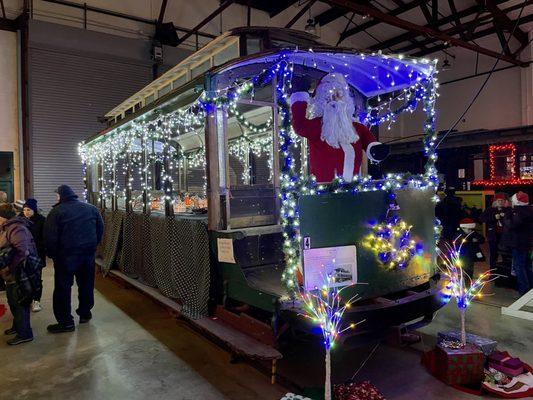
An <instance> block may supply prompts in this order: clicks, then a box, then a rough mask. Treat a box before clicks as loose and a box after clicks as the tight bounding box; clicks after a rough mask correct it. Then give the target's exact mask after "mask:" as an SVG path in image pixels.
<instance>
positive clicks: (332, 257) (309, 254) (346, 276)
mask: <svg viewBox="0 0 533 400" xmlns="http://www.w3.org/2000/svg"><path fill="white" fill-rule="evenodd" d="M303 253H304V283H305V288H306V289H307V290H313V289H315V288H317V287H321V286H322V285H323V283H324V280H325V277H326V276H327V275H328V274H329V275H331V276H332V277H334V278H335V283H334V284H332V285H331V286H332V287H341V286H350V285H353V284H355V283H357V250H356V248H355V246H338V247H322V248H318V249H304V251H303Z"/></svg>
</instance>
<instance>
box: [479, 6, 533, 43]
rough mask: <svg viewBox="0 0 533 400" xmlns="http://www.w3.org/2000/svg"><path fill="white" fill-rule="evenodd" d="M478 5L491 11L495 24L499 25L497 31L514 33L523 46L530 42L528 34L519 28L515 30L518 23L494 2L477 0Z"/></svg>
mask: <svg viewBox="0 0 533 400" xmlns="http://www.w3.org/2000/svg"><path fill="white" fill-rule="evenodd" d="M477 3H478V4H479V5H483V6H485V7H486V8H487V10H489V11H490V13H491V14H492V15H493V16H494V23H495V24H497V25H498V27H497V29H500V30H504V29H505V30H507V31H508V32H512V33H513V36H514V37H515V38H516V39H517V40H518V41H519V42H520V44H521V45H522V46H523V45H524V44H526V43H528V42H529V38H528V36H527V33H526V32H524V31H523V30H522V29H520V28H519V27H517V28H516V29H514V26H515V25H516V21H511V19H510V18H509V17H508V16H507V14H506V13H504V12H503V11H502V10H500V8H499V7H498V5H497V4H496V3H495V2H494V1H493V0H477ZM501 35H502V36H503V33H501Z"/></svg>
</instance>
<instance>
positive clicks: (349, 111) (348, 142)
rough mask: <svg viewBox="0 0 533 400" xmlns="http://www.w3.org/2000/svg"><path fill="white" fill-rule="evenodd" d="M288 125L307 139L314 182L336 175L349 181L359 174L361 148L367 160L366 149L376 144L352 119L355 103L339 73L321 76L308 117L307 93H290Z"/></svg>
mask: <svg viewBox="0 0 533 400" xmlns="http://www.w3.org/2000/svg"><path fill="white" fill-rule="evenodd" d="M290 100H291V111H292V127H293V128H294V131H295V132H296V133H297V134H298V135H300V136H302V137H305V138H307V139H308V141H309V142H308V146H309V163H310V171H311V174H313V175H314V176H315V177H316V179H317V181H318V182H331V181H332V180H333V179H334V178H335V177H336V176H342V177H343V178H344V179H345V180H347V181H351V180H352V178H353V177H354V176H355V175H358V174H359V170H360V168H361V162H362V160H363V150H365V151H366V153H367V156H368V158H369V159H370V160H371V161H374V162H378V161H381V160H376V159H374V158H373V157H372V156H371V154H370V149H371V148H372V147H373V146H375V145H378V144H380V143H379V142H376V139H375V137H374V135H373V134H372V133H371V132H370V130H369V129H368V128H367V127H366V126H364V125H363V124H360V123H358V122H356V121H354V113H355V104H354V99H353V98H352V96H351V95H350V91H349V87H348V84H347V83H346V80H345V79H344V76H343V75H342V74H328V75H326V76H324V77H323V78H322V79H321V80H320V82H319V83H318V86H317V88H316V90H315V93H314V97H313V99H312V101H311V110H310V111H311V114H312V118H311V119H308V118H307V115H306V114H307V111H308V105H309V103H310V96H309V94H308V93H307V92H296V93H293V94H292V95H291V99H290Z"/></svg>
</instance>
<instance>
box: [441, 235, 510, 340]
mask: <svg viewBox="0 0 533 400" xmlns="http://www.w3.org/2000/svg"><path fill="white" fill-rule="evenodd" d="M467 237H468V236H467ZM465 240H466V238H465V239H461V243H460V244H459V246H457V241H458V239H456V240H454V241H453V243H452V244H451V245H450V244H448V243H445V245H444V246H445V250H444V251H442V250H440V249H438V253H439V260H440V261H441V264H440V265H439V269H440V271H441V272H442V274H443V275H444V276H445V277H446V280H447V282H446V286H445V290H444V291H443V296H444V299H445V301H447V302H448V301H450V299H451V298H452V297H453V298H455V301H456V303H457V308H458V309H459V313H460V314H461V344H462V345H463V346H464V345H465V344H466V326H465V325H466V310H467V308H468V306H469V305H470V302H471V301H472V299H474V298H475V297H481V296H482V295H483V294H482V291H483V288H484V287H485V285H487V284H488V283H490V282H493V281H494V280H496V279H497V278H498V277H500V276H501V275H497V274H493V273H492V272H493V271H494V270H488V271H486V272H483V273H482V274H481V275H480V276H479V277H478V278H477V279H476V280H473V279H472V277H470V276H469V275H468V274H467V273H466V272H465V271H464V270H463V268H462V262H461V248H462V245H463V244H464V243H465Z"/></svg>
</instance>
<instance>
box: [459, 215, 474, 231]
mask: <svg viewBox="0 0 533 400" xmlns="http://www.w3.org/2000/svg"><path fill="white" fill-rule="evenodd" d="M459 226H460V227H461V228H463V229H475V228H476V223H475V222H474V220H473V219H472V218H463V219H462V220H461V222H460V223H459Z"/></svg>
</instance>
